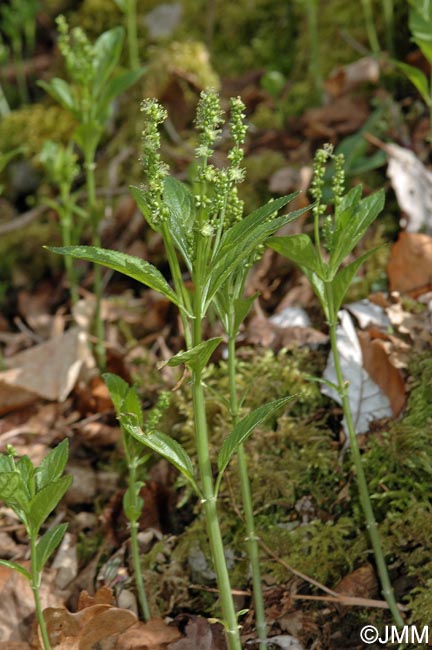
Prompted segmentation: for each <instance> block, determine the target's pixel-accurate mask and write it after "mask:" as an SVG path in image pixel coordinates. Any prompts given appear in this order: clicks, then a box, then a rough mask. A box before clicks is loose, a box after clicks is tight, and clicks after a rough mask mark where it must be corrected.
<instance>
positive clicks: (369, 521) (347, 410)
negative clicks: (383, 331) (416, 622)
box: [325, 283, 404, 627]
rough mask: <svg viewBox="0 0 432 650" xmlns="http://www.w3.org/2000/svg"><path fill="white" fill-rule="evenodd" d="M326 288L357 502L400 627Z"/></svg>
mask: <svg viewBox="0 0 432 650" xmlns="http://www.w3.org/2000/svg"><path fill="white" fill-rule="evenodd" d="M325 288H326V298H327V305H328V310H329V315H330V319H329V333H330V343H331V349H332V355H333V360H334V365H335V372H336V377H337V385H338V392H339V395H340V397H341V399H342V409H343V413H344V416H345V421H346V426H347V429H348V436H349V441H350V446H351V454H352V458H353V461H354V467H355V470H356V476H357V486H358V490H359V496H360V502H361V505H362V508H363V512H364V515H365V518H366V528H367V530H368V533H369V537H370V540H371V543H372V548H373V552H374V555H375V562H376V566H377V570H378V575H379V578H380V582H381V587H382V593H383V596H384V598H385V600H386V602H387V604H388V606H389V609H390V611H391V613H392V616H393V619H394V621H395V623H396V624H397V625H398V626H400V627H402V626H403V625H404V620H403V618H402V616H401V613H400V611H399V609H398V606H397V603H396V599H395V596H394V593H393V588H392V585H391V582H390V577H389V573H388V569H387V565H386V561H385V557H384V552H383V548H382V544H381V538H380V534H379V532H378V527H377V522H376V519H375V514H374V511H373V508H372V502H371V499H370V496H369V490H368V485H367V481H366V476H365V473H364V469H363V464H362V459H361V454H360V449H359V446H358V442H357V435H356V432H355V427H354V422H353V418H352V412H351V407H350V403H349V399H348V390H347V383H346V381H345V380H344V377H343V372H342V366H341V361H340V356H339V350H338V347H337V336H336V328H337V314H336V310H335V309H334V300H333V291H332V287H331V284H330V283H326V285H325Z"/></svg>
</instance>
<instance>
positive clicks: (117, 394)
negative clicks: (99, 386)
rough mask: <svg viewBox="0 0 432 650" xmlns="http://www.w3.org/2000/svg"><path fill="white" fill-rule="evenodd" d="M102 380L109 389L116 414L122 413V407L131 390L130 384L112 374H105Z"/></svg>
mask: <svg viewBox="0 0 432 650" xmlns="http://www.w3.org/2000/svg"><path fill="white" fill-rule="evenodd" d="M102 379H103V380H104V382H105V385H106V387H107V388H108V392H109V394H110V397H111V399H112V402H113V404H114V408H115V410H116V413H120V411H121V405H122V403H123V400H124V398H125V397H126V395H127V393H128V390H129V384H128V383H127V382H126V381H124V379H122V378H121V377H119V376H118V375H115V374H114V373H112V372H105V373H104V374H103V375H102Z"/></svg>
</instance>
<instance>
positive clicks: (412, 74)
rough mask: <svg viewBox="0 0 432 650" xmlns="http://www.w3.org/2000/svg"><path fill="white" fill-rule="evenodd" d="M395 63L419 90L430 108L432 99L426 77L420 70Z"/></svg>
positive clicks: (398, 62) (406, 64)
mask: <svg viewBox="0 0 432 650" xmlns="http://www.w3.org/2000/svg"><path fill="white" fill-rule="evenodd" d="M394 63H395V65H397V67H398V68H399V70H402V72H403V73H404V75H405V76H406V77H407V78H408V79H409V80H410V81H411V83H412V84H413V85H414V86H415V87H416V88H417V90H418V91H419V93H420V95H421V96H422V98H423V100H424V101H425V103H426V104H427V105H428V106H430V105H431V102H432V99H431V97H430V93H429V83H428V80H427V77H426V75H425V74H424V73H423V72H422V71H421V70H419V69H418V68H415V67H414V66H412V65H408V63H401V62H400V61H395V62H394Z"/></svg>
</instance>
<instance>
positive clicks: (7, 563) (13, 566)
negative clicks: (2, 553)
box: [0, 560, 32, 582]
mask: <svg viewBox="0 0 432 650" xmlns="http://www.w3.org/2000/svg"><path fill="white" fill-rule="evenodd" d="M0 565H2V566H6V567H8V568H9V569H13V570H14V571H18V573H21V575H23V576H24V578H27V580H29V581H30V582H31V579H32V578H31V575H30V573H29V572H28V571H27V569H25V568H24V567H23V566H21V564H17V563H16V562H11V561H10V560H0Z"/></svg>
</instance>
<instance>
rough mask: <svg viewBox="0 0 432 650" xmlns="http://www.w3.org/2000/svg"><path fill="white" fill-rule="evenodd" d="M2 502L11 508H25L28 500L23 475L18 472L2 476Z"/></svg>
mask: <svg viewBox="0 0 432 650" xmlns="http://www.w3.org/2000/svg"><path fill="white" fill-rule="evenodd" d="M0 500H1V501H4V502H5V503H6V505H7V506H9V507H11V508H13V507H14V506H15V505H16V506H18V507H20V508H22V507H25V505H26V503H27V500H28V498H27V494H26V491H25V489H24V484H23V480H22V477H21V474H19V473H18V472H2V473H1V474H0Z"/></svg>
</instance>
